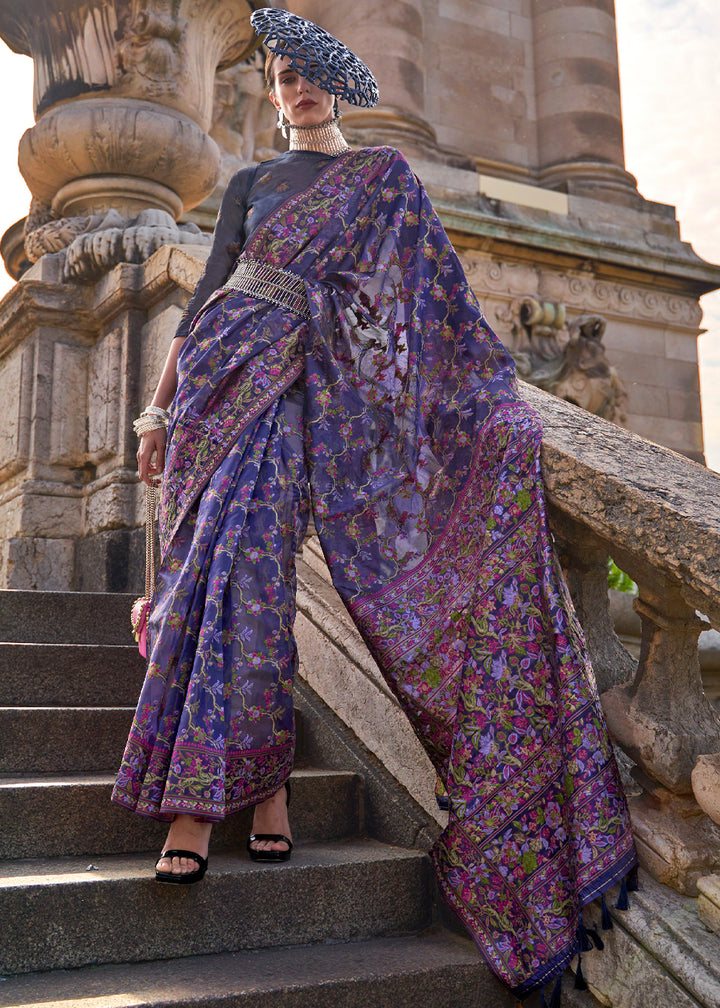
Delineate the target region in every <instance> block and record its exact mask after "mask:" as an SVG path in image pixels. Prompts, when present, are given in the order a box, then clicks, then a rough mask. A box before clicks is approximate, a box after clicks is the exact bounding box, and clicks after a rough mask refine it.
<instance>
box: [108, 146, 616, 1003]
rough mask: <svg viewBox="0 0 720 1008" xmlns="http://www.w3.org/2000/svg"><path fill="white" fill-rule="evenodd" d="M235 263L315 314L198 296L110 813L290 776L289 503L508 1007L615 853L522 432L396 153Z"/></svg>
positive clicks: (418, 190) (436, 856) (216, 799)
mask: <svg viewBox="0 0 720 1008" xmlns="http://www.w3.org/2000/svg"><path fill="white" fill-rule="evenodd" d="M242 254H243V255H244V256H247V257H249V258H253V259H257V260H262V261H264V262H268V263H270V264H272V265H274V266H277V267H282V268H285V269H288V270H291V271H292V272H293V273H295V274H296V275H298V276H300V277H302V278H303V280H304V282H305V287H306V291H307V296H308V300H309V303H310V307H311V317H310V318H309V319H301V318H299V317H297V316H295V315H293V314H292V313H291V312H289V311H288V310H287V309H283V308H278V307H274V306H273V305H271V304H269V303H267V302H263V301H258V300H255V299H253V298H251V297H248V296H246V295H244V294H238V293H233V292H228V291H227V290H220V291H218V292H216V294H215V295H214V296H213V297H212V298H211V299H210V301H209V302H208V303H207V304H206V305H205V306H204V308H203V309H202V310H201V312H200V313H199V315H198V316H197V317H196V319H195V321H194V325H193V329H192V330H191V334H190V337H189V338H188V339H187V340H186V341H185V343H184V345H183V349H182V352H181V358H180V362H179V370H178V375H179V381H178V392H177V396H176V398H175V401H174V403H173V408H172V415H171V427H170V440H169V448H168V457H167V461H166V470H165V477H164V482H163V502H162V509H161V546H162V553H163V564H162V568H161V571H160V575H159V580H158V586H157V593H156V604H155V609H154V612H153V617H152V620H151V625H150V642H151V651H150V654H149V668H148V677H147V680H146V684H145V688H144V690H143V694H142V696H141V698H140V704H139V706H138V712H137V715H136V718H135V722H134V724H133V729H132V732H131V735H130V739H129V741H128V747H127V749H126V753H125V758H124V760H123V765H122V767H121V770H120V774H119V777H118V782H117V784H116V788H115V791H114V795H113V797H114V800H115V801H117V802H119V803H120V804H123V805H125V806H126V807H130V808H132V809H134V810H135V811H137V812H140V813H142V814H146V815H154V816H156V817H160V818H163V817H164V818H170V817H171V816H172V814H174V813H175V812H191V813H192V814H195V815H201V816H204V817H206V818H209V819H221V818H223V817H224V816H225V815H227V814H229V813H230V812H233V811H235V810H237V809H239V808H242V807H244V806H247V805H250V804H254V803H256V802H258V801H261V800H263V799H264V798H265V797H267V796H268V795H270V794H272V793H274V792H275V791H276V790H277V789H278V788H279V787H280V786H281V785H282V783H283V781H284V780H285V779H286V778H287V776H288V774H289V773H290V769H291V764H292V755H293V744H294V734H293V731H294V726H293V716H292V703H291V690H292V676H293V673H294V670H295V666H296V661H297V658H296V654H295V646H294V642H293V638H292V621H293V618H294V589H295V583H294V567H293V562H292V558H293V555H294V551H295V548H296V545H297V543H298V542H299V541H301V538H302V535H303V534H304V529H305V522H306V519H307V513H308V509H309V507H310V506H312V511H313V514H314V519H315V524H316V527H317V530H318V534H319V537H320V541H321V544H322V547H323V550H324V553H325V556H326V559H327V562H328V565H329V568H330V571H331V574H332V578H333V582H334V584H335V587H336V588H337V590H338V592H339V594H340V596H341V598H342V599H343V602H344V603H345V605H346V606H347V608H348V610H349V612H350V613H351V615H352V617H353V620H354V621H355V623H356V624H357V626H358V628H359V630H360V632H361V634H362V636H363V638H364V639H365V641H366V642H367V644H368V646H369V647H370V649H371V651H372V653H373V655H374V657H375V659H376V660H377V662H378V665H379V667H380V668H381V670H382V672H383V675H384V676H385V677H386V679H387V681H388V683H389V684H390V686H391V687H392V689H393V691H394V693H395V695H396V696H397V698H398V700H399V702H400V703H401V704H402V706H403V708H404V710H405V711H406V713H407V715H408V717H409V719H410V721H411V723H412V725H413V728H414V730H415V731H416V733H417V735H418V736H419V738H420V739H421V741H422V742H423V744H424V746H425V748H426V749H427V751H428V753H429V755H430V757H431V759H432V761H433V763H434V765H435V767H436V769H437V773H438V776H439V778H440V780H441V782H442V784H443V786H444V788H445V791H446V792H447V796H448V804H449V824H448V826H447V828H446V829H445V830H444V832H443V833H442V835H441V836H440V838H439V839H438V841H437V842H436V843H435V845H434V846H433V849H432V851H431V857H432V859H433V862H434V865H435V868H436V872H437V876H438V880H439V884H440V887H441V890H442V892H443V893H444V895H445V897H446V898H447V900H448V901H449V903H450V904H451V905H452V906H453V908H454V909H455V910H456V912H457V913H458V914H459V915H460V917H461V918H462V920H463V921H464V923H465V925H466V926H467V928H468V930H469V931H470V933H471V934H472V936H473V937H474V938H475V940H476V942H477V944H478V946H479V948H480V949H481V951H482V953H483V954H484V956H485V957H486V959H487V961H488V962H489V964H490V965H491V967H492V968H493V969H494V971H495V972H496V973H497V975H498V976H499V977H501V978H502V979H503V980H504V981H505V982H506V983H507V984H508V985H509V986H510V987H511V988H512V989H513V990H514V991H515V993H516V994H517V995H518V996H522V995H523V994H524V993H526V992H528V991H529V990H531V989H533V988H534V987H536V986H538V985H540V984H542V983H544V982H545V981H546V980H548V979H550V978H551V977H553V976H555V975H557V974H558V973H559V972H560V971H562V969H564V967H565V966H566V965H567V963H568V962H569V960H570V959H571V958H572V956H573V955H574V954H575V953H576V952H577V950H578V940H577V934H578V926H579V923H580V912H581V908H582V906H583V905H584V904H585V903H587V902H588V901H590V900H592V899H594V898H595V897H596V896H597V895H599V894H600V893H602V892H603V891H605V890H606V889H607V888H609V887H610V886H611V885H613V884H614V883H615V882H617V881H620V880H621V879H622V878H623V877H624V876H625V875H626V874H627V873H628V871H629V870H630V869H631V868H632V867H633V865H634V864H635V852H634V847H633V841H632V834H631V830H630V824H629V820H628V814H627V808H626V804H625V799H624V796H623V793H622V789H621V786H620V783H619V779H618V774H617V768H616V765H615V761H614V757H613V754H612V749H611V746H610V742H609V739H608V735H607V731H606V728H605V726H604V723H603V719H602V715H601V711H600V704H599V700H598V696H597V690H596V687H595V683H594V679H593V675H592V671H591V669H590V668H589V666H588V661H587V657H586V653H585V648H584V643H583V639H582V633H581V631H580V629H579V626H578V623H577V619H576V617H575V614H574V612H573V609H572V605H571V603H570V600H569V596H568V593H567V589H566V588H565V585H564V582H563V580H562V576H561V574H560V573H559V569H558V566H557V563H556V560H555V558H554V555H553V551H552V546H551V541H550V536H549V532H548V527H547V519H546V514H545V504H544V498H543V490H542V478H541V474H540V467H539V451H540V442H541V430H540V425H539V421H538V418H537V416H536V415H535V414H534V413H533V411H532V410H531V409H530V408H529V407H528V406H527V405H526V404H525V403H524V402H522V401H521V400H520V399H519V397H518V394H517V390H516V386H515V379H514V371H513V366H512V362H511V360H510V358H509V356H508V354H507V353H506V351H505V350H504V348H503V346H502V345H501V344H500V342H499V341H498V340H497V338H496V337H495V336H494V334H493V333H492V331H491V330H490V329H489V327H488V325H487V323H486V322H485V320H484V318H483V315H482V312H481V310H480V308H479V306H478V304H477V301H476V299H475V297H474V295H473V293H472V291H471V290H470V288H469V286H468V284H467V281H466V279H465V276H464V273H463V271H462V267H461V265H460V263H459V261H458V259H457V256H456V254H455V252H454V251H453V248H452V246H451V244H450V242H449V241H448V239H447V236H446V235H445V233H444V231H443V229H442V227H441V225H440V223H439V221H438V218H437V216H436V215H435V213H434V211H433V209H432V206H431V205H430V203H429V201H428V199H427V197H426V195H425V194H424V192H423V190H422V187H421V186H420V184H419V183H418V181H417V179H416V178H415V177H414V176H413V174H412V172H411V171H410V169H409V167H408V165H407V163H406V162H405V161H404V159H403V158H402V156H401V155H399V154H398V152H397V151H394V150H391V149H389V148H379V149H366V150H361V151H356V152H352V153H349V154H345V155H342V156H341V157H339V158H337V159H336V160H334V161H332V162H331V163H330V164H329V166H328V167H327V168H326V169H325V170H324V171H323V172H322V174H321V175H320V176H319V177H318V178H317V180H316V181H315V182H314V183H313V184H312V185H311V186H310V187H309V188H308V189H306V190H304V191H303V192H301V193H297V194H295V195H293V196H291V197H290V198H289V199H287V200H286V201H285V202H284V203H283V204H282V205H281V206H280V207H279V208H277V209H276V210H275V211H274V212H272V213H270V215H269V216H268V217H267V218H266V219H265V220H264V221H263V222H262V223H261V224H260V226H259V227H258V228H257V230H256V231H255V232H254V234H253V236H252V238H251V240H250V242H249V243H248V244H247V245H246V247H245V249H244V250H243V253H242Z"/></svg>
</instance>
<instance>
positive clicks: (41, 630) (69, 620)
mask: <svg viewBox="0 0 720 1008" xmlns="http://www.w3.org/2000/svg"><path fill="white" fill-rule="evenodd" d="M135 598H136V596H134V595H129V594H120V593H118V594H110V593H104V592H40V591H16V590H12V589H3V590H0V641H5V642H16V643H20V644H133V643H134V641H133V636H132V632H131V629H130V609H131V607H132V604H133V602H134V601H135Z"/></svg>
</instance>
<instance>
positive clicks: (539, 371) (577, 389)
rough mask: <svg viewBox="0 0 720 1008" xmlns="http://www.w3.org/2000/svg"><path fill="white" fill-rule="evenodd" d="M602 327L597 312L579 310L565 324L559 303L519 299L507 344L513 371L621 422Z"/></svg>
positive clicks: (620, 401)
mask: <svg viewBox="0 0 720 1008" xmlns="http://www.w3.org/2000/svg"><path fill="white" fill-rule="evenodd" d="M605 327H606V322H605V319H603V318H601V317H600V316H599V315H581V316H580V317H579V318H576V319H574V320H573V322H572V323H571V324H570V325H569V326H568V325H567V320H566V309H565V305H563V304H562V303H558V302H551V301H544V302H542V303H541V302H540V301H538V300H537V299H536V298H532V297H526V298H524V299H523V300H522V301H521V302H520V304H519V306H518V314H517V321H516V324H515V326H514V329H513V336H514V340H513V344H512V346H511V353H512V355H513V357H514V359H515V364H516V365H517V369H518V374H519V375H520V377H521V378H524V379H525V381H528V382H530V383H531V384H532V385H537V386H538V387H539V388H542V389H545V390H546V391H547V392H552V393H553V394H554V395H556V396H558V397H559V398H560V399H565V400H566V402H572V403H575V405H576V406H582V407H583V409H586V410H589V412H590V413H595V414H596V415H597V416H601V417H604V418H605V419H606V420H612V421H613V422H614V423H623V422H624V421H625V420H626V413H625V405H626V402H627V393H626V392H625V389H624V386H623V384H622V381H621V380H620V377H619V375H618V373H617V371H616V370H615V368H613V367H611V365H610V364H609V362H608V359H607V356H606V353H605V347H604V346H603V342H602V337H603V334H604V332H605Z"/></svg>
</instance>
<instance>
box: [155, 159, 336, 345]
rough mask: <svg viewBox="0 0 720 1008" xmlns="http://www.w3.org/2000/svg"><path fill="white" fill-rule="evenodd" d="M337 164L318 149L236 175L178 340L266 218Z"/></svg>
mask: <svg viewBox="0 0 720 1008" xmlns="http://www.w3.org/2000/svg"><path fill="white" fill-rule="evenodd" d="M333 160H334V158H333V156H332V155H330V154H318V153H317V152H315V151H287V153H285V154H280V155H279V157H276V158H273V160H272V161H261V162H260V164H258V165H255V166H253V167H251V168H242V169H241V170H240V171H239V172H236V174H235V175H233V177H232V178H231V179H230V181H229V182H228V186H227V189H226V190H225V193H224V195H223V198H222V203H221V205H220V212H219V213H218V218H217V222H216V224H215V231H214V232H213V241H212V247H211V249H210V255H209V256H208V259H207V262H206V264H205V270H204V272H203V274H202V276H201V277H200V279H199V280H198V283H197V286H196V288H195V292H194V294H193V296H192V297H191V298H190V300H189V301H188V304H187V308H186V309H185V311H184V312H183V315H182V318H181V319H180V324H179V325H178V328H177V331H176V333H175V338H176V339H177V338H181V339H184V338H185V337H186V336H187V334H188V332H189V331H190V325H191V323H192V320H193V319H194V317H195V315H196V314H197V313H198V312H199V311H200V309H201V308H202V306H203V305H204V304H205V302H206V301H207V299H208V298H209V297H210V295H211V294H212V293H213V292H214V291H216V290H217V289H218V287H222V285H223V284H224V283H225V281H226V280H227V278H228V277H229V276H230V274H231V273H232V271H233V268H234V266H235V263H236V261H237V258H238V256H239V255H240V253H241V252H242V250H243V249H244V247H245V245H246V244H247V242H248V241H249V240H250V238H251V237H252V236H253V234H254V233H255V231H256V230H257V228H258V227H259V226H260V224H262V222H263V221H264V220H265V218H266V217H267V216H268V215H269V214H271V213H272V212H273V210H276V209H277V207H278V206H280V205H281V204H282V203H284V202H285V200H287V199H289V198H290V197H291V196H294V195H295V194H296V193H298V192H302V191H303V190H305V189H307V188H308V187H309V186H310V185H312V183H313V182H314V181H315V179H316V178H317V177H318V175H320V174H321V172H322V171H323V170H324V169H325V168H326V167H327V165H328V164H329V163H330V162H331V161H333Z"/></svg>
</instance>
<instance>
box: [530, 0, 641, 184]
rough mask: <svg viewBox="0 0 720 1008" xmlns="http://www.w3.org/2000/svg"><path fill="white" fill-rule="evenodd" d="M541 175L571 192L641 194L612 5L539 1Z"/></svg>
mask: <svg viewBox="0 0 720 1008" xmlns="http://www.w3.org/2000/svg"><path fill="white" fill-rule="evenodd" d="M533 24H534V43H535V50H534V51H535V91H536V105H537V133H538V153H539V164H538V169H539V173H540V175H539V177H540V182H541V184H542V185H545V186H548V187H550V188H555V189H562V190H565V191H568V192H583V191H585V192H586V191H587V190H588V189H597V188H601V189H605V190H608V189H609V190H616V191H618V190H619V191H621V192H626V193H628V192H636V182H635V179H634V178H633V176H632V175H630V174H629V173H628V172H626V171H625V156H624V149H623V133H622V114H621V110H620V83H619V77H618V56H617V42H616V30H615V8H614V2H613V0H591V2H590V0H576V2H574V3H573V4H572V5H571V6H568V4H567V2H566V0H534V3H533Z"/></svg>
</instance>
